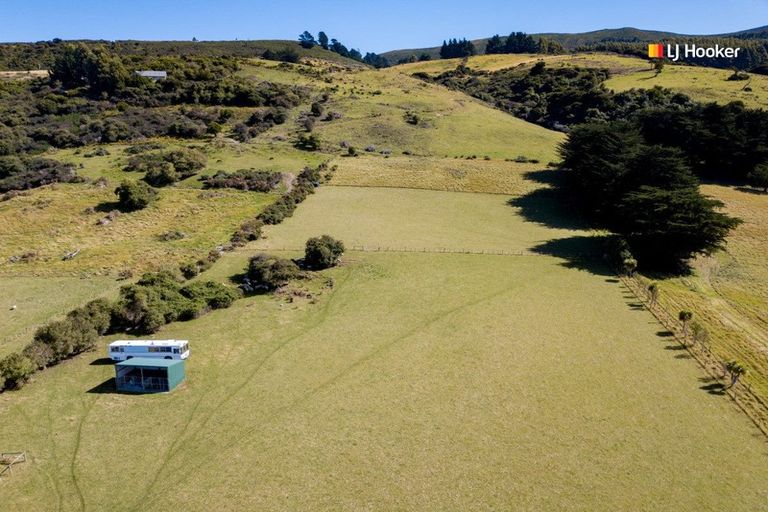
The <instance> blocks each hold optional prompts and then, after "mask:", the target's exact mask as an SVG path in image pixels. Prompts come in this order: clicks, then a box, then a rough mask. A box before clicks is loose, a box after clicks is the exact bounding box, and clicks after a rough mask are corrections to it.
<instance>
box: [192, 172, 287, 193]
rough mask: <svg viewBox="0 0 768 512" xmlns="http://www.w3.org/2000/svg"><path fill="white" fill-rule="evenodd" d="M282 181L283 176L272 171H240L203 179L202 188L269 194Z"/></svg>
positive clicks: (221, 173)
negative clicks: (233, 189)
mask: <svg viewBox="0 0 768 512" xmlns="http://www.w3.org/2000/svg"><path fill="white" fill-rule="evenodd" d="M282 180H283V174H282V173H279V172H272V171H261V170H255V169H241V170H239V171H235V172H232V173H229V172H224V171H219V172H217V173H216V174H214V175H213V176H207V177H205V178H203V187H204V188H235V189H238V190H250V191H253V192H270V191H272V190H274V189H275V188H276V187H277V186H278V185H279V184H280V182H281V181H282Z"/></svg>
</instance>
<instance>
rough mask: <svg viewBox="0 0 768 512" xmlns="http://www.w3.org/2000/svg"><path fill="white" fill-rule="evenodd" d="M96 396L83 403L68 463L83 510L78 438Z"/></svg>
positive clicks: (83, 498) (80, 436) (83, 501)
mask: <svg viewBox="0 0 768 512" xmlns="http://www.w3.org/2000/svg"><path fill="white" fill-rule="evenodd" d="M98 400H99V399H98V397H96V398H94V399H93V400H91V402H90V403H88V404H86V405H85V410H84V411H83V413H82V414H81V416H80V421H79V422H78V424H77V428H76V429H75V447H74V449H73V450H72V458H71V460H70V463H69V476H70V478H71V479H72V484H73V485H74V488H75V493H76V494H77V499H78V501H79V502H80V510H83V511H85V510H86V509H87V507H86V504H85V497H84V496H83V490H82V489H81V488H80V482H79V480H78V478H77V471H76V467H77V457H78V455H79V453H80V440H81V438H82V433H83V425H84V424H85V421H86V420H87V419H88V416H89V415H90V414H91V411H92V410H93V406H94V405H95V404H96V402H97V401H98Z"/></svg>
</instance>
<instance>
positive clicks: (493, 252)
mask: <svg viewBox="0 0 768 512" xmlns="http://www.w3.org/2000/svg"><path fill="white" fill-rule="evenodd" d="M263 250H265V251H276V252H303V251H304V248H303V247H265V248H264V249H263ZM346 250H347V251H349V252H407V253H428V254H479V255H483V254H484V255H490V256H543V255H542V254H540V253H537V252H533V251H528V250H518V251H512V250H505V249H460V248H455V247H424V248H421V249H419V248H417V247H384V246H373V245H371V246H368V245H348V246H347V247H346Z"/></svg>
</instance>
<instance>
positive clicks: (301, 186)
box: [230, 163, 328, 246]
mask: <svg viewBox="0 0 768 512" xmlns="http://www.w3.org/2000/svg"><path fill="white" fill-rule="evenodd" d="M327 170H328V165H327V164H325V163H323V164H320V165H319V166H318V167H316V168H311V167H305V168H304V170H303V171H301V173H299V175H298V176H297V177H296V179H295V180H294V184H293V187H292V188H291V190H290V191H289V192H286V193H285V194H283V195H282V196H281V197H280V199H278V200H277V201H275V202H274V203H273V204H271V205H269V206H267V207H266V208H265V209H264V210H263V211H262V212H261V213H260V214H259V215H257V216H256V218H254V219H250V220H248V221H246V222H244V223H243V224H242V225H241V226H240V228H238V230H237V231H235V233H234V234H233V235H232V238H231V239H230V243H231V244H232V245H234V246H242V245H245V244H246V243H247V242H250V241H253V240H258V239H259V238H260V237H261V228H262V227H263V226H264V224H270V225H274V224H279V223H281V222H282V221H283V219H285V218H286V217H290V216H291V215H293V212H294V210H295V209H296V206H297V205H298V204H299V203H301V202H302V201H304V199H306V198H307V196H308V195H309V194H312V193H314V191H315V188H316V187H318V186H319V185H320V181H321V180H322V178H323V173H324V172H326V171H327Z"/></svg>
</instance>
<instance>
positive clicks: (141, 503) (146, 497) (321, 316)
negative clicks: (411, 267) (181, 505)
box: [130, 269, 352, 510]
mask: <svg viewBox="0 0 768 512" xmlns="http://www.w3.org/2000/svg"><path fill="white" fill-rule="evenodd" d="M351 273H352V270H351V269H348V270H347V271H346V272H345V274H344V276H343V278H342V280H341V283H339V285H337V286H335V287H334V288H333V289H332V290H331V293H330V295H329V297H328V300H327V301H326V302H325V304H324V305H323V309H322V310H321V311H319V312H318V313H317V316H316V318H315V319H314V320H313V321H312V322H310V324H309V325H308V326H307V327H305V328H304V329H302V330H301V331H299V332H298V333H296V334H294V335H292V336H289V337H288V338H286V339H285V340H283V341H281V342H279V344H278V345H277V346H276V347H275V348H274V349H273V350H272V351H271V352H269V353H268V354H267V355H266V356H265V357H264V358H263V359H262V360H261V361H259V363H258V364H257V365H256V367H254V369H253V370H252V371H251V372H250V373H249V374H248V375H247V376H246V378H245V380H243V381H242V382H241V383H240V384H239V385H238V386H236V387H235V388H234V390H233V391H232V392H231V393H229V394H228V395H227V397H226V398H225V399H224V400H222V401H221V402H219V403H218V405H217V406H216V407H214V408H213V409H212V410H211V411H210V412H209V414H208V415H207V416H206V417H205V418H204V419H203V421H202V422H201V424H200V425H199V426H198V427H197V428H196V429H195V430H194V431H193V432H192V433H191V434H190V435H189V436H188V441H191V440H192V439H194V438H195V437H196V436H198V435H199V434H200V432H201V431H203V430H204V429H205V427H206V426H207V425H208V423H209V422H210V420H211V419H213V418H214V417H215V416H216V415H217V413H218V412H219V411H220V410H221V409H222V408H223V407H224V406H225V405H226V404H227V403H229V402H230V401H231V400H232V399H233V398H234V397H235V396H236V395H237V394H238V393H240V392H241V391H242V390H243V389H245V386H247V385H248V384H249V383H250V382H251V381H252V380H253V379H254V378H255V377H256V376H257V375H258V374H259V372H260V371H261V369H262V368H263V367H264V365H266V364H267V362H269V361H270V360H271V359H272V357H273V356H274V355H275V354H277V353H278V352H280V351H281V350H282V349H283V348H285V347H286V346H288V344H290V343H291V342H292V341H294V340H296V339H298V338H300V337H301V336H303V335H304V334H306V333H307V332H309V331H311V330H312V329H315V328H316V327H317V326H318V325H320V324H322V323H323V322H324V321H325V319H326V318H327V316H328V310H329V309H330V307H331V303H332V302H333V298H334V296H335V295H336V290H337V289H339V288H340V285H343V284H344V283H345V282H346V281H347V280H348V279H349V276H350V275H351ZM223 368H224V367H223V366H222V369H223ZM210 389H213V387H211V388H210ZM198 405H199V404H198ZM192 419H193V418H190V419H189V420H188V422H187V424H186V426H185V428H186V427H188V426H189V424H190V423H191V421H192ZM180 440H181V438H180V437H179V438H177V440H176V441H174V443H173V447H172V448H173V449H172V450H170V451H169V452H168V454H167V455H166V456H165V457H164V458H163V462H162V464H161V466H160V467H159V468H158V470H157V471H156V472H155V474H154V477H153V478H152V479H151V480H150V484H149V485H148V486H147V488H146V489H145V491H144V492H143V493H142V494H141V496H140V497H139V498H138V499H137V501H136V503H135V504H134V505H133V506H132V507H131V508H130V510H141V509H142V508H144V507H146V506H147V505H148V504H149V503H151V502H152V500H153V499H155V498H153V497H152V494H153V491H154V489H155V482H159V481H160V476H161V474H162V472H163V471H164V470H165V468H167V467H168V464H169V463H170V461H171V459H173V458H174V457H175V456H176V455H177V454H178V453H179V451H180V450H181V444H180V442H178V441H180ZM167 482H168V479H166V480H165V483H166V484H167ZM155 496H157V495H155Z"/></svg>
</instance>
